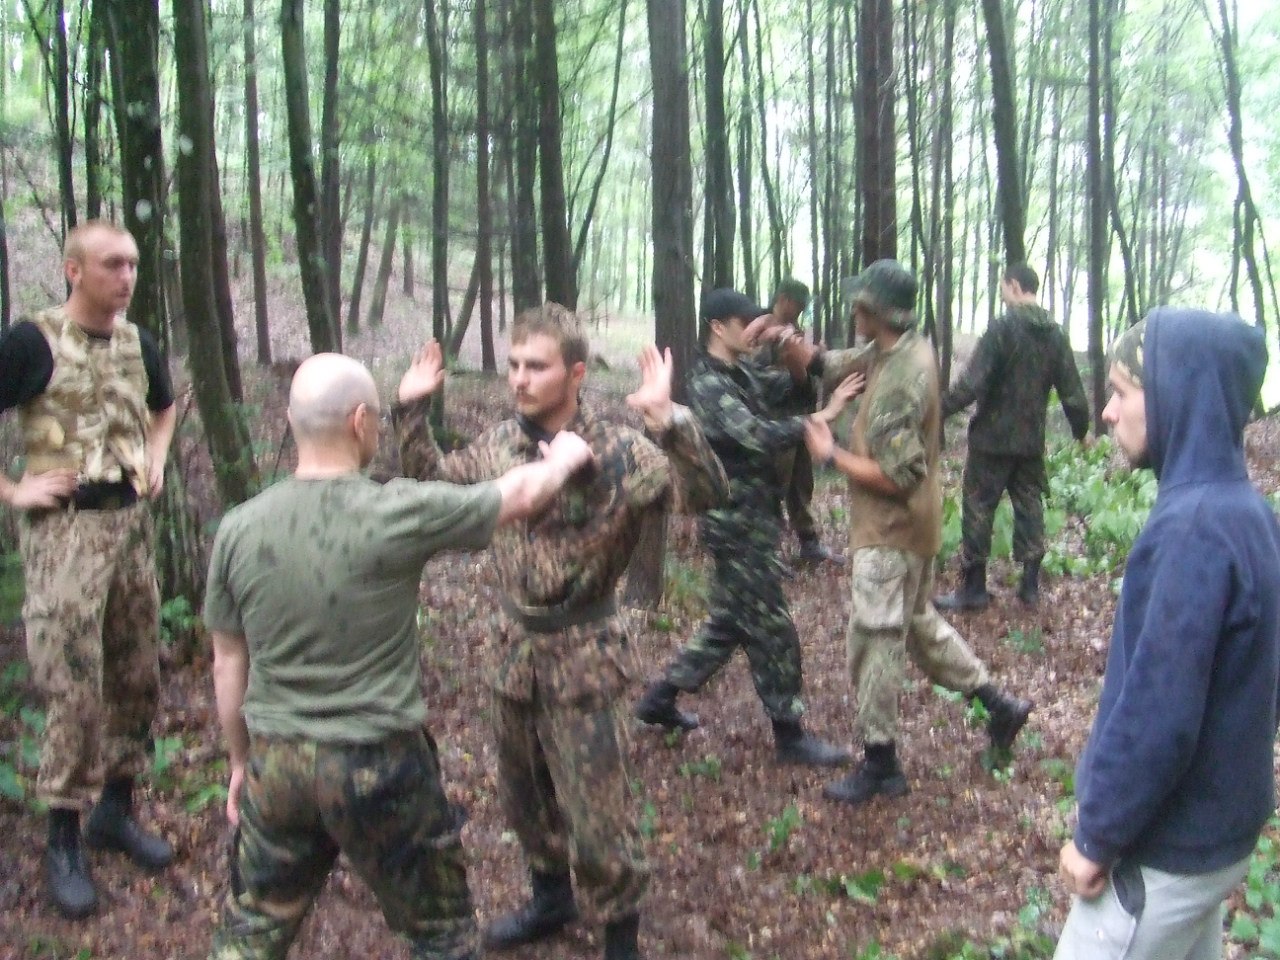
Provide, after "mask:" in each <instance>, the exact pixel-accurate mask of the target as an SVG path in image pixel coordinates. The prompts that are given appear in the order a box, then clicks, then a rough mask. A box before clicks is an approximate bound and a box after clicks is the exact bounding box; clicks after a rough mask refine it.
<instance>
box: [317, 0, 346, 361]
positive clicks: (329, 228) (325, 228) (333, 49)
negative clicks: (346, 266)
mask: <svg viewBox="0 0 1280 960" xmlns="http://www.w3.org/2000/svg"><path fill="white" fill-rule="evenodd" d="M341 31H342V4H341V0H324V93H323V97H322V99H321V106H320V214H319V215H320V234H321V247H322V249H323V250H324V264H325V290H326V292H327V295H328V299H329V316H330V317H332V318H333V323H334V332H335V336H337V338H338V342H339V344H341V342H342V340H341V331H342V325H341V324H340V323H339V322H338V318H339V317H341V316H342V211H341V201H340V189H339V187H340V184H341V180H342V172H341V162H340V161H341V155H340V149H341V125H340V121H339V119H338V71H339V67H340V64H339V62H338V55H339V53H340V51H341ZM339 349H341V347H339Z"/></svg>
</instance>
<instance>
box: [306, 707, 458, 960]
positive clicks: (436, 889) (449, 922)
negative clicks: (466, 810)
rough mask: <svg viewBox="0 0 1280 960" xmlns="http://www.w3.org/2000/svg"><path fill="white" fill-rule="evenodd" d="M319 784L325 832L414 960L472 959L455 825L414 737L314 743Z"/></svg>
mask: <svg viewBox="0 0 1280 960" xmlns="http://www.w3.org/2000/svg"><path fill="white" fill-rule="evenodd" d="M317 784H318V793H319V806H320V811H321V815H322V817H323V820H324V823H325V826H326V828H327V829H328V831H329V833H330V835H331V836H332V837H333V838H334V839H335V840H336V841H337V843H338V845H339V847H341V849H342V851H343V853H345V854H346V856H347V859H348V860H349V861H350V862H351V866H352V868H353V869H354V870H355V872H356V873H358V874H359V875H360V877H361V878H362V879H363V880H364V881H365V883H367V884H368V885H369V887H370V889H372V890H373V893H374V896H376V897H377V898H378V904H379V905H380V906H381V907H382V913H383V916H385V917H386V918H387V924H388V926H390V927H391V929H392V930H395V931H396V932H397V933H402V934H404V935H405V936H406V937H408V938H409V940H410V941H411V942H412V943H413V946H414V957H415V958H416V960H460V958H463V957H469V956H471V955H472V953H473V951H474V950H475V949H476V948H477V944H478V940H477V932H476V922H475V911H474V910H473V909H472V905H471V894H470V891H469V889H468V887H467V869H466V857H465V854H464V852H463V848H462V835H461V832H460V825H459V824H458V823H457V820H456V818H455V816H454V812H453V810H452V809H451V808H450V806H449V801H448V799H447V798H446V797H445V793H444V787H443V785H442V783H441V779H440V766H439V762H438V760H437V758H436V753H435V751H434V750H433V749H431V748H430V747H429V746H428V742H427V740H426V738H425V736H424V735H423V733H422V731H419V730H415V731H412V732H407V733H403V734H396V735H393V736H390V737H388V738H386V739H385V740H383V741H381V742H379V743H375V744H367V745H365V744H334V745H325V746H322V747H321V748H320V750H319V754H318V758H317Z"/></svg>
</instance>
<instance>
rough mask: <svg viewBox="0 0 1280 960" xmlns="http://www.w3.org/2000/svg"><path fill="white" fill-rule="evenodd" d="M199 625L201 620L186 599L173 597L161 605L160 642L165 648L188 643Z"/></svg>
mask: <svg viewBox="0 0 1280 960" xmlns="http://www.w3.org/2000/svg"><path fill="white" fill-rule="evenodd" d="M199 625H200V618H199V617H198V616H197V615H196V611H195V609H194V608H193V607H192V606H191V601H190V600H188V599H187V598H186V597H171V598H170V599H168V600H166V601H165V602H164V603H162V604H160V641H161V643H163V644H164V645H165V646H167V647H171V646H174V645H175V644H181V643H184V642H186V640H187V639H188V638H189V637H190V636H191V634H192V632H193V631H194V630H195V629H196V628H197V627H198V626H199Z"/></svg>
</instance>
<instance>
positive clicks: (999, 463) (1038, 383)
mask: <svg viewBox="0 0 1280 960" xmlns="http://www.w3.org/2000/svg"><path fill="white" fill-rule="evenodd" d="M1039 288H1040V278H1039V277H1038V276H1036V272H1035V271H1034V270H1032V269H1031V268H1030V267H1029V266H1027V265H1026V264H1025V263H1015V264H1011V265H1010V266H1009V267H1008V268H1007V269H1006V270H1005V272H1004V279H1003V280H1002V281H1001V283H1000V297H1001V299H1002V300H1003V301H1004V304H1005V312H1004V313H1003V314H1002V315H1001V316H1000V317H998V318H997V319H995V320H994V321H993V322H992V323H991V325H990V326H989V327H988V328H987V330H986V332H984V333H983V334H982V338H981V339H980V340H979V341H978V345H977V347H976V348H975V349H974V351H973V356H972V357H971V358H970V360H969V363H968V365H967V366H966V367H965V370H964V373H963V374H961V376H960V378H959V379H958V380H957V381H956V382H955V383H953V384H952V385H951V389H950V390H948V391H947V392H946V394H945V395H944V396H943V398H942V418H943V419H944V420H945V419H946V418H947V417H949V416H951V415H952V414H954V413H957V412H958V411H960V410H963V409H964V408H966V407H968V406H969V405H970V404H972V403H975V402H976V404H977V409H976V410H975V412H974V414H973V419H972V420H971V421H970V422H969V452H968V457H967V458H966V460H965V465H964V508H963V515H962V517H961V533H962V537H963V542H962V543H961V547H960V568H961V571H962V576H963V582H962V585H961V587H960V589H958V590H956V591H955V592H954V593H950V594H947V595H946V596H942V597H938V598H937V600H936V601H935V603H936V604H937V606H938V609H939V610H981V609H983V608H984V607H986V606H987V604H988V603H990V602H991V597H990V594H988V593H987V557H988V554H990V552H991V527H992V523H993V521H994V519H995V512H996V507H997V505H998V504H999V503H1000V498H1001V497H1002V496H1003V495H1004V493H1005V491H1006V490H1007V491H1008V492H1009V501H1010V503H1012V505H1013V557H1014V559H1015V560H1016V561H1018V562H1020V563H1021V564H1022V581H1021V583H1020V584H1019V585H1018V598H1019V599H1020V600H1021V601H1022V602H1023V603H1024V604H1026V605H1027V606H1029V607H1034V606H1035V605H1036V604H1037V603H1038V602H1039V599H1040V561H1041V558H1042V557H1043V556H1044V495H1045V493H1046V492H1047V491H1048V488H1049V482H1048V479H1047V477H1046V475H1045V469H1044V434H1045V414H1046V412H1047V407H1048V402H1049V395H1050V392H1052V391H1056V392H1057V394H1058V399H1059V400H1060V401H1061V403H1062V411H1063V413H1065V414H1066V416H1067V421H1068V422H1069V423H1070V425H1071V433H1072V435H1073V436H1074V437H1075V438H1076V440H1077V441H1078V442H1083V441H1084V438H1085V435H1086V434H1087V433H1088V432H1089V402H1088V401H1087V400H1086V399H1085V396H1084V385H1083V384H1082V383H1081V382H1080V371H1079V370H1077V369H1076V360H1075V355H1074V354H1073V353H1072V352H1071V344H1070V342H1069V341H1068V340H1067V335H1066V333H1065V332H1064V331H1063V329H1062V327H1060V326H1058V324H1056V323H1054V321H1053V318H1052V317H1051V316H1049V314H1048V312H1047V311H1046V310H1045V309H1044V308H1043V307H1041V306H1040V305H1039V303H1037V302H1036V291H1037V290H1038V289H1039Z"/></svg>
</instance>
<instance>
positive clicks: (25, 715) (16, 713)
mask: <svg viewBox="0 0 1280 960" xmlns="http://www.w3.org/2000/svg"><path fill="white" fill-rule="evenodd" d="M29 674H30V670H29V668H28V667H27V665H26V663H24V662H21V661H18V662H14V663H11V664H9V665H8V666H7V667H5V669H4V672H3V673H0V713H3V715H4V716H6V717H8V718H9V719H10V720H12V721H14V722H15V723H16V724H17V728H18V736H17V740H16V741H15V742H14V744H13V746H12V747H6V748H4V749H0V797H7V798H8V799H10V800H14V801H17V802H18V803H24V802H26V803H30V804H31V805H33V806H34V799H33V798H30V797H28V794H27V790H28V787H29V784H30V783H31V782H32V780H34V778H35V775H36V771H37V770H38V769H39V767H40V736H41V734H43V733H44V725H45V715H44V711H43V710H41V709H39V708H38V707H34V706H31V705H29V704H26V703H24V702H23V693H24V689H25V685H26V682H27V678H28V676H29Z"/></svg>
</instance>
